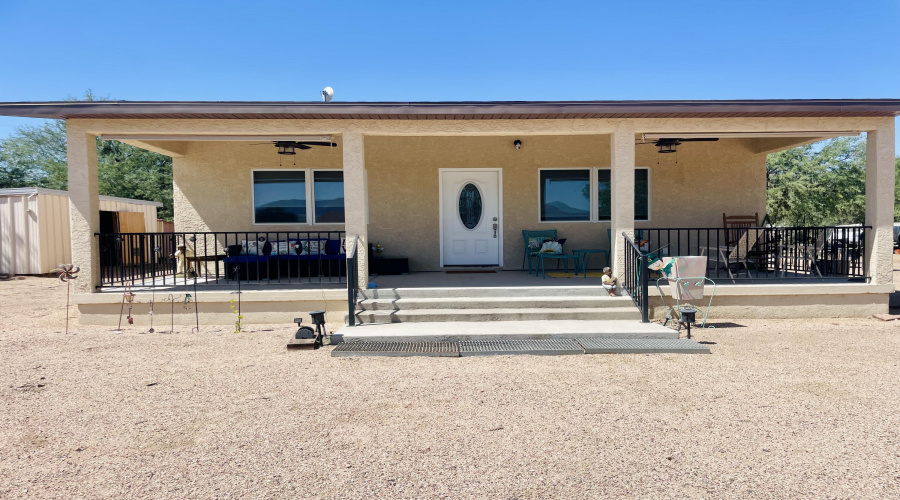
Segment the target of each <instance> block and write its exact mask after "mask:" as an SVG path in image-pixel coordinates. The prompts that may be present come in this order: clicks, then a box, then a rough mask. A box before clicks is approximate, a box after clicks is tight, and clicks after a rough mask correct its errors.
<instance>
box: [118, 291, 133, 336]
mask: <svg viewBox="0 0 900 500" xmlns="http://www.w3.org/2000/svg"><path fill="white" fill-rule="evenodd" d="M126 302H128V324H129V325H133V324H134V318H133V317H132V316H131V307H132V306H133V305H134V293H132V292H131V287H130V286H126V287H125V291H124V292H122V307H121V308H120V309H119V328H117V329H116V333H125V331H124V330H122V314H124V313H125V303H126Z"/></svg>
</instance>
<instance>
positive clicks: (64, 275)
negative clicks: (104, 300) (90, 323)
mask: <svg viewBox="0 0 900 500" xmlns="http://www.w3.org/2000/svg"><path fill="white" fill-rule="evenodd" d="M80 271H81V268H80V267H75V265H74V264H60V265H58V266H56V269H54V270H53V272H54V273H56V275H57V276H58V277H59V280H60V281H62V282H63V283H65V284H66V335H68V334H69V296H70V295H71V291H72V287H71V285H69V282H70V281H72V280H73V279H76V278H78V273H79V272H80Z"/></svg>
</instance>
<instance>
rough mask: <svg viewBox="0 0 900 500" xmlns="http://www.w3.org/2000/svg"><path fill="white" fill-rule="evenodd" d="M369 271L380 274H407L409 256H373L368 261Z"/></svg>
mask: <svg viewBox="0 0 900 500" xmlns="http://www.w3.org/2000/svg"><path fill="white" fill-rule="evenodd" d="M369 272H371V273H372V274H380V275H386V274H409V258H407V257H374V258H373V259H372V260H370V261H369Z"/></svg>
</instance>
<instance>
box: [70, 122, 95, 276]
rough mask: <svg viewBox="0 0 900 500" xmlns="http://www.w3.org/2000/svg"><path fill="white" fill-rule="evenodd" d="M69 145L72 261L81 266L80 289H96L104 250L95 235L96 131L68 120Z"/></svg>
mask: <svg viewBox="0 0 900 500" xmlns="http://www.w3.org/2000/svg"><path fill="white" fill-rule="evenodd" d="M66 145H67V149H66V158H67V161H68V169H69V222H70V226H69V229H70V231H71V232H72V264H74V265H75V266H77V267H80V268H81V273H80V274H79V275H78V279H76V280H75V281H74V285H75V289H76V290H77V291H78V292H81V293H93V292H94V291H95V287H96V286H97V285H99V284H100V250H99V245H98V242H97V237H96V236H94V233H97V232H99V231H100V198H99V196H100V193H99V192H98V188H97V142H96V138H95V137H94V136H93V135H91V134H88V133H86V132H85V131H84V130H80V129H79V128H78V127H77V126H73V125H72V124H71V123H68V124H66Z"/></svg>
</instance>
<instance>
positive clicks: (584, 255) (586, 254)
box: [572, 229, 612, 278]
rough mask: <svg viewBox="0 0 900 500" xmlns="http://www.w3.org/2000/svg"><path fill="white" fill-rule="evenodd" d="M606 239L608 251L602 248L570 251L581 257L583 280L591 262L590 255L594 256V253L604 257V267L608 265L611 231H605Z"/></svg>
mask: <svg viewBox="0 0 900 500" xmlns="http://www.w3.org/2000/svg"><path fill="white" fill-rule="evenodd" d="M606 239H607V241H609V250H604V249H602V248H582V249H579V250H573V251H572V253H574V254H579V255H581V269H582V270H583V271H584V277H585V278H587V269H588V263H589V262H590V260H591V255H594V254H595V253H599V254H601V255H603V256H604V257H606V265H607V266H608V265H609V252H610V250H612V229H607V230H606Z"/></svg>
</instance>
